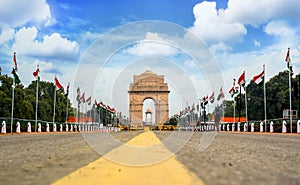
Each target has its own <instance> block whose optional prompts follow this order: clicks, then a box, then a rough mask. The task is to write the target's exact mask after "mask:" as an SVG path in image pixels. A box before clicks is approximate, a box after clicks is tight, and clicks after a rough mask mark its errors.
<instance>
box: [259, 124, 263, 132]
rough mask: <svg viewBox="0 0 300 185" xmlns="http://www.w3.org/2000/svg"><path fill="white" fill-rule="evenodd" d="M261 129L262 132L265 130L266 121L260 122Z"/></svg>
mask: <svg viewBox="0 0 300 185" xmlns="http://www.w3.org/2000/svg"><path fill="white" fill-rule="evenodd" d="M259 131H260V132H263V131H264V123H263V122H260V124H259Z"/></svg>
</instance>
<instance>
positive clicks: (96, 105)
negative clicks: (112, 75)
mask: <svg viewBox="0 0 300 185" xmlns="http://www.w3.org/2000/svg"><path fill="white" fill-rule="evenodd" d="M98 106H99V105H98V103H97V101H96V99H95V107H96V108H97V107H98Z"/></svg>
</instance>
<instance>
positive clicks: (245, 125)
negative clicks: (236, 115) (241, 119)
mask: <svg viewBox="0 0 300 185" xmlns="http://www.w3.org/2000/svg"><path fill="white" fill-rule="evenodd" d="M247 124H248V123H244V132H248V125H247Z"/></svg>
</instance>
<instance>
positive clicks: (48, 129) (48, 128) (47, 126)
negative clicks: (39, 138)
mask: <svg viewBox="0 0 300 185" xmlns="http://www.w3.org/2000/svg"><path fill="white" fill-rule="evenodd" d="M46 132H50V127H49V123H46Z"/></svg>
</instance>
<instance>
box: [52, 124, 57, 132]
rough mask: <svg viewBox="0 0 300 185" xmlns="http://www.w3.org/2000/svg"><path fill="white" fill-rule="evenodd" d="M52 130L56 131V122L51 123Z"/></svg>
mask: <svg viewBox="0 0 300 185" xmlns="http://www.w3.org/2000/svg"><path fill="white" fill-rule="evenodd" d="M53 132H56V123H54V124H53Z"/></svg>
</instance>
